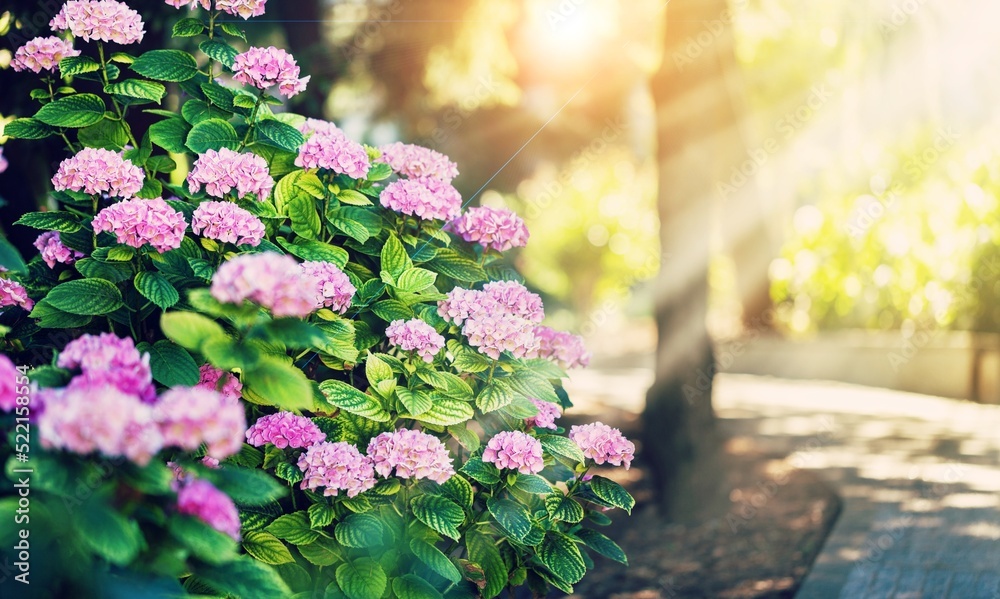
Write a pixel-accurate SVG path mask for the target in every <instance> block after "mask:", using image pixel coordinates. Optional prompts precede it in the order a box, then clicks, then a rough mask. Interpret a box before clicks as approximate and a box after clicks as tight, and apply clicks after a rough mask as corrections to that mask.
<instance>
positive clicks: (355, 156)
mask: <svg viewBox="0 0 1000 599" xmlns="http://www.w3.org/2000/svg"><path fill="white" fill-rule="evenodd" d="M311 133H312V134H311V135H310V136H309V138H308V139H307V140H306V143H304V144H302V147H301V148H299V155H298V157H296V158H295V165H296V166H300V167H302V168H318V169H324V170H329V171H332V172H334V173H337V174H338V175H347V176H348V177H353V178H355V179H363V178H364V177H365V176H366V175H367V174H368V169H369V167H370V166H371V164H370V162H369V160H368V152H367V151H366V150H365V147H364V146H362V145H361V144H359V143H358V142H356V141H354V140H351V139H348V137H347V135H345V134H344V132H343V131H341V130H340V129H337V128H336V127H333V129H332V130H324V131H317V130H315V129H312V130H311Z"/></svg>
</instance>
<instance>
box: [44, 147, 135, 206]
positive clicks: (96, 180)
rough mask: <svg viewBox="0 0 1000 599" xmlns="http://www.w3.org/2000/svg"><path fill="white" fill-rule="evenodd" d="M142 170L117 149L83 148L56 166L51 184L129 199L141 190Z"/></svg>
mask: <svg viewBox="0 0 1000 599" xmlns="http://www.w3.org/2000/svg"><path fill="white" fill-rule="evenodd" d="M144 178H145V176H144V175H143V173H142V169H141V168H139V167H137V166H135V165H134V164H132V162H130V161H128V160H126V159H124V158H122V155H121V154H120V153H119V152H112V151H111V150H104V149H101V148H84V149H83V150H80V151H79V152H78V153H77V154H76V155H75V156H72V157H70V158H67V159H66V160H63V161H62V163H61V164H60V165H59V169H58V170H57V171H56V174H55V176H54V177H52V185H53V187H55V189H56V191H66V190H72V191H82V192H84V193H86V194H89V195H98V194H105V193H106V194H108V195H109V196H111V197H113V198H122V199H126V200H127V199H130V198H132V197H135V194H137V193H139V190H140V189H142V184H143V180H144Z"/></svg>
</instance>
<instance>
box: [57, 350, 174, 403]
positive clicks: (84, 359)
mask: <svg viewBox="0 0 1000 599" xmlns="http://www.w3.org/2000/svg"><path fill="white" fill-rule="evenodd" d="M56 365H57V366H59V367H60V368H67V369H70V370H73V369H76V368H79V369H80V375H79V376H77V377H75V378H74V379H73V382H72V383H71V385H78V384H85V385H87V386H90V387H101V386H104V385H110V386H112V387H114V388H116V389H118V390H119V391H121V392H122V393H125V394H127V395H134V396H136V397H139V398H140V399H142V400H143V401H144V402H146V403H152V402H153V401H155V400H156V387H155V386H154V385H153V373H152V370H151V369H150V367H149V354H144V353H140V352H139V350H138V349H136V347H135V342H134V341H133V340H132V338H131V337H125V338H121V337H118V336H117V335H115V334H114V333H101V334H100V335H82V336H80V337H78V338H76V339H74V340H73V341H70V342H69V343H67V344H66V347H64V348H63V350H62V352H61V353H60V354H59V358H58V359H57V361H56Z"/></svg>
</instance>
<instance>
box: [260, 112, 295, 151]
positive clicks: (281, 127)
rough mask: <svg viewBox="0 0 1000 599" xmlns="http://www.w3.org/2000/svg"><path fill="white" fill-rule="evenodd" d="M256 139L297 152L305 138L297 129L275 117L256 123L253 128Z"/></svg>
mask: <svg viewBox="0 0 1000 599" xmlns="http://www.w3.org/2000/svg"><path fill="white" fill-rule="evenodd" d="M255 132H256V134H257V141H259V142H262V143H266V144H268V145H272V146H275V147H277V148H281V149H283V150H288V151H289V152H297V151H298V150H299V146H301V145H302V144H303V143H305V141H306V139H305V137H303V136H302V133H300V132H299V130H298V129H296V128H295V127H292V126H291V125H286V124H285V123H282V122H281V121H278V120H275V119H266V120H263V121H261V122H259V123H257V127H256V128H255Z"/></svg>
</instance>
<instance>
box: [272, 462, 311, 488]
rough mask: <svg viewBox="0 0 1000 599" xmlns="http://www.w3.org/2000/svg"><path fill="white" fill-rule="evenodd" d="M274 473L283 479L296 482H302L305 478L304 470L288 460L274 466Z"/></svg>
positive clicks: (292, 482)
mask: <svg viewBox="0 0 1000 599" xmlns="http://www.w3.org/2000/svg"><path fill="white" fill-rule="evenodd" d="M274 474H275V475H276V476H277V477H278V478H280V479H281V480H283V481H286V482H289V483H291V484H293V485H294V484H295V483H297V482H301V481H302V479H303V478H305V474H303V472H302V470H300V469H299V467H298V466H297V465H295V464H289V463H288V462H281V463H280V464H278V465H277V466H275V467H274Z"/></svg>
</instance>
